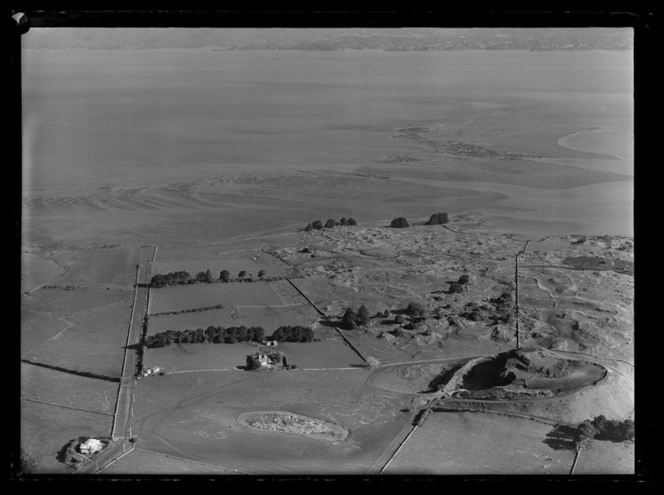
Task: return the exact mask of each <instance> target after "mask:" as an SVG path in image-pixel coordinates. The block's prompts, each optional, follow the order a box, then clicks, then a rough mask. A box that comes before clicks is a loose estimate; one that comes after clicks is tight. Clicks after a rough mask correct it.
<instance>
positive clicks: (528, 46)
mask: <svg viewBox="0 0 664 495" xmlns="http://www.w3.org/2000/svg"><path fill="white" fill-rule="evenodd" d="M633 37H634V36H633V31H632V30H631V29H629V28H544V29H542V28H537V29H528V28H518V29H514V28H510V29H507V28H506V29H496V28H465V29H429V28H417V29H415V28H404V29H366V28H355V29H283V28H275V29H239V28H232V29H215V28H198V29H188V28H150V29H137V28H82V29H73V28H34V29H31V30H30V32H29V33H28V34H27V35H26V36H24V45H23V46H24V48H28V49H35V50H48V49H56V50H57V49H72V48H76V49H88V50H130V49H160V48H204V47H209V48H213V49H217V50H327V51H329V50H364V49H375V50H385V51H411V50H414V51H428V50H530V51H554V50H628V49H631V48H632V47H633Z"/></svg>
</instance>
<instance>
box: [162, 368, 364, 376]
mask: <svg viewBox="0 0 664 495" xmlns="http://www.w3.org/2000/svg"><path fill="white" fill-rule="evenodd" d="M363 369H366V368H364V367H363V366H358V367H345V368H300V367H297V368H295V369H291V370H288V371H295V372H297V371H338V370H341V371H350V370H363ZM218 371H244V370H242V369H239V368H213V369H207V370H179V371H166V372H165V373H164V374H165V375H178V374H180V373H208V372H218Z"/></svg>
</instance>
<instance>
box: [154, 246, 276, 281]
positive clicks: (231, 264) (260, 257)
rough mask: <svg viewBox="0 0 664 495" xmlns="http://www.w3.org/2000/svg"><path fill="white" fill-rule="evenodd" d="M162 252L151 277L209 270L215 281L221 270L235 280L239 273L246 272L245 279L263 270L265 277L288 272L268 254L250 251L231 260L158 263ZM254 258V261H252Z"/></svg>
mask: <svg viewBox="0 0 664 495" xmlns="http://www.w3.org/2000/svg"><path fill="white" fill-rule="evenodd" d="M163 251H164V250H160V251H159V254H158V258H157V261H156V262H155V263H154V265H153V267H152V273H153V275H156V274H166V273H169V272H176V271H182V270H184V271H187V272H189V273H191V274H192V276H195V275H196V274H197V273H198V272H204V271H205V270H208V269H209V270H210V271H211V272H212V276H213V277H214V278H215V279H218V278H219V273H221V271H222V270H228V272H229V273H230V276H231V278H236V277H237V276H238V274H239V273H240V272H241V271H246V272H247V275H246V276H247V277H253V278H254V279H257V278H258V272H259V271H261V270H265V277H278V276H283V275H285V274H286V272H287V271H288V266H287V265H285V264H284V263H282V262H280V261H279V260H277V259H275V258H274V257H273V256H270V255H269V254H265V253H262V252H257V251H252V252H250V253H249V254H246V255H245V257H244V258H239V257H237V254H235V253H234V257H233V258H228V257H227V256H226V255H222V256H221V259H200V260H198V259H193V260H192V259H183V260H179V261H160V260H162V259H163V258H164V253H163ZM253 258H256V259H253Z"/></svg>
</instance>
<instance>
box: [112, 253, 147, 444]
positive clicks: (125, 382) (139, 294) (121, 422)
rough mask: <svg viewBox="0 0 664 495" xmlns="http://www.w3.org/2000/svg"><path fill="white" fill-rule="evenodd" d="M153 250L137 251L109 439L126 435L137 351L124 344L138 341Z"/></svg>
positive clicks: (145, 311) (129, 344)
mask: <svg viewBox="0 0 664 495" xmlns="http://www.w3.org/2000/svg"><path fill="white" fill-rule="evenodd" d="M156 253H157V248H156V246H148V247H141V252H140V254H139V261H138V265H137V268H136V286H135V288H134V291H135V292H134V305H133V307H132V314H131V320H130V322H129V332H128V335H127V345H126V348H125V357H124V362H123V364H122V379H121V380H122V381H121V383H120V391H119V393H118V403H117V406H116V413H115V420H114V422H113V432H112V436H113V438H119V437H123V436H125V435H126V434H127V426H128V424H129V419H130V413H131V405H132V397H133V391H134V381H135V379H134V375H135V374H136V365H137V357H138V356H137V353H136V352H135V351H134V350H133V349H129V348H128V347H129V346H132V345H135V344H138V343H140V339H141V328H142V326H143V320H144V319H145V315H146V314H147V313H148V303H149V297H150V288H149V286H148V284H149V281H150V272H151V270H152V263H153V261H154V257H155V256H156Z"/></svg>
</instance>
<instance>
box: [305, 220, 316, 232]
mask: <svg viewBox="0 0 664 495" xmlns="http://www.w3.org/2000/svg"><path fill="white" fill-rule="evenodd" d="M312 230H314V226H313V225H312V224H311V222H309V223H308V224H307V226H306V227H305V228H304V231H305V232H310V231H312Z"/></svg>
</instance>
